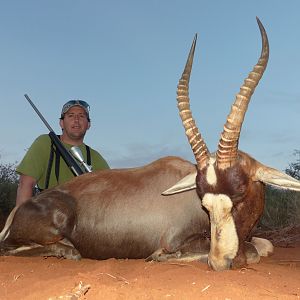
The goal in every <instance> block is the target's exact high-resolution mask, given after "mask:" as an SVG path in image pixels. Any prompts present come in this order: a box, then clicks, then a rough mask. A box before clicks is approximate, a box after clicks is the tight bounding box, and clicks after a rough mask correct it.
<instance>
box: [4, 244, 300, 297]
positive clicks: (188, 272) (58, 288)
mask: <svg viewBox="0 0 300 300" xmlns="http://www.w3.org/2000/svg"><path fill="white" fill-rule="evenodd" d="M0 285H1V286H0V299H1V300H4V299H5V300H6V299H7V300H16V299H39V300H40V299H78V297H79V299H200V298H201V299H224V300H225V299H226V300H228V299H300V244H297V245H294V246H293V247H290V248H281V247H277V248H275V253H274V255H273V256H271V257H268V258H263V259H262V260H261V262H260V263H259V264H256V265H251V266H248V267H247V268H244V269H240V270H230V271H223V272H215V271H212V270H210V269H209V268H208V266H207V265H205V264H203V263H200V262H193V263H157V262H147V263H146V262H144V261H143V260H116V259H109V260H105V261H93V260H89V259H82V260H81V261H78V262H76V261H70V260H65V259H57V258H42V257H35V258H28V257H0ZM85 289H86V292H85V294H83V291H84V290H85ZM76 291H77V294H76ZM77 296H78V297H77Z"/></svg>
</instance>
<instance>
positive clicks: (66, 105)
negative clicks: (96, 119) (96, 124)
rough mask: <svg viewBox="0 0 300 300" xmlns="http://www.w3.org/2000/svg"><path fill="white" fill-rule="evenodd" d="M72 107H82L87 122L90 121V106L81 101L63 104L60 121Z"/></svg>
mask: <svg viewBox="0 0 300 300" xmlns="http://www.w3.org/2000/svg"><path fill="white" fill-rule="evenodd" d="M74 106H80V107H82V108H83V109H84V111H85V113H86V116H87V119H88V121H89V122H90V121H91V120H90V115H89V112H90V106H89V104H88V103H87V102H85V101H83V100H70V101H68V102H66V103H65V104H64V106H63V107H62V110H61V116H60V119H61V120H62V119H63V118H64V116H65V114H66V113H67V112H68V111H69V109H70V108H72V107H74Z"/></svg>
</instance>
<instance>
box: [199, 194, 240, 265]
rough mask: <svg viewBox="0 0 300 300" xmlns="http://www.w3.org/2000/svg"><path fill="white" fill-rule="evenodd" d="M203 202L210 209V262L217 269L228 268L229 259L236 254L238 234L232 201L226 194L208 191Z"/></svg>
mask: <svg viewBox="0 0 300 300" xmlns="http://www.w3.org/2000/svg"><path fill="white" fill-rule="evenodd" d="M202 204H203V205H204V206H205V207H206V208H207V209H208V211H209V215H210V223H211V246H210V252H209V263H210V265H211V266H212V267H213V268H214V269H215V270H222V269H226V268H228V265H227V263H228V261H227V259H233V258H234V257H235V256H236V253H237V251H238V247H239V241H238V235H237V232H236V227H235V223H234V220H233V217H232V214H231V208H232V201H231V199H230V198H229V197H228V196H226V195H224V194H217V195H215V194H210V193H207V194H205V195H204V197H203V199H202Z"/></svg>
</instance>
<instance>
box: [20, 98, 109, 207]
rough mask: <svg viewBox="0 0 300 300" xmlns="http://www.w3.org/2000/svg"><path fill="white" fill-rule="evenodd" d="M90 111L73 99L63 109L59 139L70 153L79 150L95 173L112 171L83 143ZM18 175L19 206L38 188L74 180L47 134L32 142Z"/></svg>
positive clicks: (98, 155)
mask: <svg viewBox="0 0 300 300" xmlns="http://www.w3.org/2000/svg"><path fill="white" fill-rule="evenodd" d="M89 109H90V107H89V105H88V104H87V103H86V102H85V101H82V100H71V101H68V102H67V103H66V104H65V105H64V106H63V108H62V111H61V117H60V121H59V125H60V127H61V129H62V135H60V140H61V142H62V143H63V145H64V146H65V148H66V149H68V150H69V149H70V148H71V147H72V146H77V147H79V148H80V150H81V151H82V154H83V157H84V160H85V162H87V163H88V164H91V166H92V170H99V169H109V166H108V164H107V162H106V161H105V160H104V158H103V157H102V156H101V155H100V154H99V153H98V152H97V151H95V150H93V149H92V148H90V147H89V146H87V145H85V144H84V143H83V140H84V136H85V134H86V131H87V130H88V129H89V128H90V126H91V123H90V116H89ZM17 172H18V173H19V174H20V180H19V186H18V190H17V199H16V205H17V206H19V205H21V204H22V203H23V202H25V201H26V200H28V199H29V198H31V197H32V195H33V190H34V187H35V186H36V185H37V187H38V188H39V189H40V190H43V189H47V188H51V187H53V186H56V185H58V184H60V183H63V182H65V181H67V180H69V179H71V178H73V177H74V174H73V173H72V171H71V170H70V169H69V167H68V166H67V164H66V163H65V161H64V160H63V158H62V157H61V155H60V154H59V152H58V151H56V149H55V146H54V145H53V143H52V141H51V139H50V137H49V135H47V134H43V135H40V136H39V137H38V138H37V139H36V140H35V141H34V142H33V144H32V145H31V146H30V148H29V149H28V151H27V153H26V154H25V156H24V158H23V160H22V161H21V163H20V165H19V166H18V167H17Z"/></svg>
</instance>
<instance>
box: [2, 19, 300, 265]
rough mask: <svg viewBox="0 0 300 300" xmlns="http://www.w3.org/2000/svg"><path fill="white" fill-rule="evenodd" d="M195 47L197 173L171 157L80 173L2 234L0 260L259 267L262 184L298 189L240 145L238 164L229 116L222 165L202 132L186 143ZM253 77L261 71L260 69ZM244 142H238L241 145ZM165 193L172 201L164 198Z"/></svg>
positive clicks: (184, 91) (28, 206)
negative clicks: (253, 236) (256, 230)
mask: <svg viewBox="0 0 300 300" xmlns="http://www.w3.org/2000/svg"><path fill="white" fill-rule="evenodd" d="M260 29H261V31H262V36H263V49H264V50H263V54H262V58H261V60H264V59H265V57H266V56H267V54H268V46H267V39H266V34H265V33H264V30H263V29H262V25H261V24H260ZM195 43H196V41H194V43H193V46H192V49H191V52H190V55H189V58H188V62H187V65H186V68H185V71H184V73H183V79H182V80H181V81H180V84H179V89H178V100H179V106H180V111H181V115H182V118H183V122H184V124H189V125H185V126H186V132H187V134H188V136H189V141H190V143H191V144H192V148H193V149H194V153H195V156H196V160H197V167H196V166H195V165H194V164H192V163H191V162H188V161H185V160H183V159H181V158H178V157H165V158H161V159H159V160H157V161H155V162H153V163H151V164H149V165H146V166H143V167H140V168H132V169H119V170H118V169H115V170H104V171H96V172H93V173H88V174H84V175H81V176H79V177H76V178H74V179H72V180H70V181H69V182H67V183H65V184H62V185H59V186H57V187H55V188H53V189H49V190H46V191H44V192H42V193H41V194H39V195H37V196H36V197H33V198H31V199H29V200H28V201H27V202H25V203H24V204H22V205H21V206H19V207H16V208H15V209H14V210H13V211H12V212H11V214H10V215H9V217H8V219H7V222H6V225H5V227H4V229H3V230H2V232H1V233H0V254H1V255H23V256H26V255H28V256H32V255H45V256H50V255H52V256H59V257H66V258H72V259H79V258H80V257H86V258H92V259H107V258H111V257H114V258H146V259H147V260H157V261H162V260H169V259H177V260H192V259H193V260H195V259H198V258H200V259H201V258H207V256H208V262H209V264H210V265H211V266H212V268H213V269H215V270H223V269H228V268H229V267H230V266H231V263H232V260H233V259H234V258H235V257H236V256H237V255H238V257H239V258H238V259H237V258H236V262H237V263H236V266H242V265H244V264H245V263H246V260H245V259H247V262H248V263H250V262H256V261H257V260H258V259H259V255H260V254H262V253H261V250H257V248H255V247H258V246H257V245H258V244H259V242H260V240H254V242H253V244H254V246H255V247H254V246H253V244H249V243H248V242H247V241H246V238H247V235H248V233H249V231H250V230H251V228H252V227H253V226H254V224H255V222H256V221H257V219H258V217H259V216H260V214H261V212H262V209H263V193H264V184H263V183H271V184H277V181H276V180H277V179H278V180H279V182H278V185H279V186H281V187H284V188H291V189H296V190H300V183H299V182H298V181H296V180H294V179H293V178H291V177H288V176H287V175H286V174H284V173H281V172H278V171H275V170H273V169H270V168H267V167H264V166H262V165H261V164H259V163H258V162H256V161H255V160H253V159H252V158H250V157H249V156H248V155H247V154H244V153H242V152H238V151H237V145H235V147H236V148H235V153H234V156H235V158H234V157H233V154H231V152H234V151H231V150H227V149H228V147H226V145H227V144H228V145H229V146H230V145H231V144H232V139H231V131H235V130H236V129H235V127H236V126H237V124H235V123H234V122H232V120H231V119H232V118H231V117H230V118H229V119H228V122H227V123H228V124H227V123H226V125H225V130H224V133H223V134H222V138H221V141H220V144H219V150H218V152H217V156H216V159H215V158H214V156H211V155H210V154H209V153H208V150H207V147H206V146H205V143H204V142H203V140H202V138H201V136H200V134H199V133H198V131H197V132H196V133H193V134H192V135H190V132H192V131H195V130H196V127H195V125H194V121H193V120H192V119H191V120H189V116H191V113H190V110H189V108H188V101H189V99H188V79H189V76H190V72H191V66H192V61H193V55H194V50H195ZM264 64H265V65H266V62H264ZM265 65H264V66H263V67H262V68H263V69H264V68H265ZM255 69H261V67H260V64H259V65H258V66H256V67H255ZM260 72H261V70H260ZM261 73H262V72H261ZM261 73H259V74H260V75H259V76H261ZM251 74H252V73H251ZM253 76H254V77H256V76H257V75H255V74H253V75H251V76H250V77H251V78H252V77H253ZM257 82H258V80H257ZM257 82H256V84H257ZM256 84H255V85H256ZM246 89H247V90H248V87H243V88H242V90H246ZM240 98H243V101H244V98H245V99H246V98H247V97H245V96H244V95H243V93H242V94H241V95H240V96H238V99H240ZM248 98H249V97H248ZM248 98H247V100H246V101H247V102H249V99H248ZM243 103H244V102H243ZM242 106H244V104H243V105H242ZM237 109H238V110H240V105H239V106H238V108H237ZM231 115H233V117H234V115H235V114H234V113H231ZM239 122H240V123H242V121H239ZM194 136H195V137H194ZM238 137H239V134H237V136H235V137H234V139H235V143H237V141H238ZM228 141H229V142H228ZM225 142H226V143H227V144H226V143H225ZM194 145H195V146H194ZM231 146H232V148H233V145H231ZM223 148H225V151H223ZM197 172H198V176H197V191H196V190H195V189H194V188H195V185H194V184H193V183H192V185H190V184H189V183H188V184H186V180H185V179H184V180H183V182H180V180H181V179H182V178H189V177H191V178H192V179H193V180H195V176H194V174H196V173H197ZM273 175H276V176H277V179H276V178H275V179H274V178H272V176H273ZM178 182H179V183H178ZM172 186H175V187H174V188H171V189H169V187H172ZM188 189H190V190H188ZM166 190H168V191H167V192H166V193H174V194H172V195H168V196H164V195H162V192H163V191H166ZM183 190H185V191H184V192H180V191H183ZM177 192H179V193H177ZM199 196H200V198H199ZM202 204H203V205H204V206H205V207H206V208H204V207H203V206H202ZM206 209H207V210H208V211H209V215H210V218H209V216H208V213H207V210H206ZM210 232H211V238H210ZM264 245H265V244H263V245H262V247H264ZM263 250H264V249H263ZM208 254H209V255H208Z"/></svg>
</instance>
